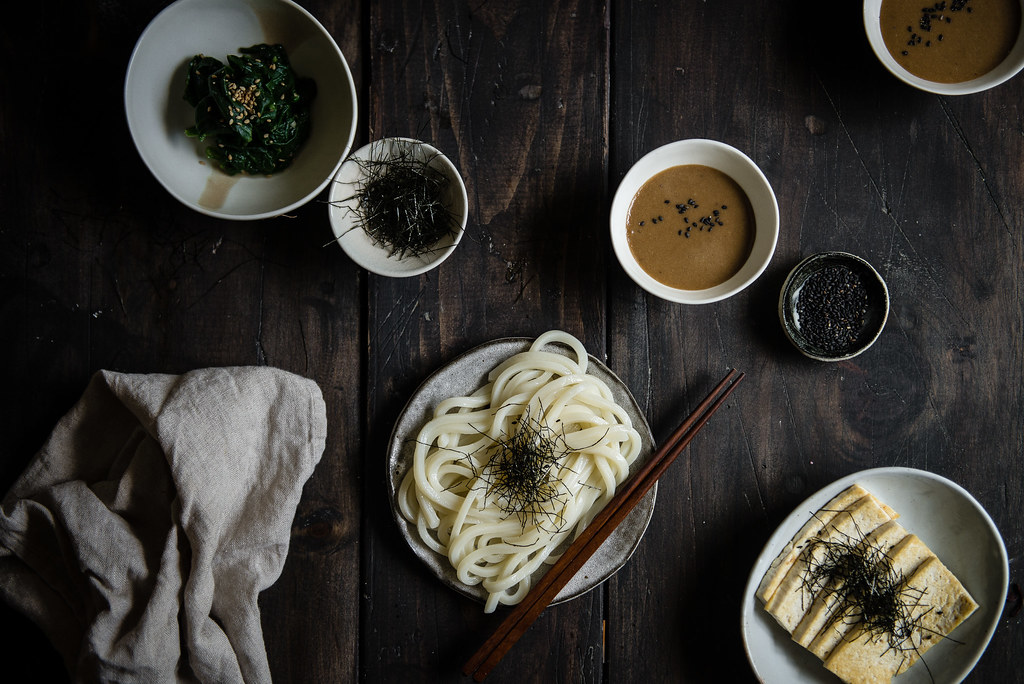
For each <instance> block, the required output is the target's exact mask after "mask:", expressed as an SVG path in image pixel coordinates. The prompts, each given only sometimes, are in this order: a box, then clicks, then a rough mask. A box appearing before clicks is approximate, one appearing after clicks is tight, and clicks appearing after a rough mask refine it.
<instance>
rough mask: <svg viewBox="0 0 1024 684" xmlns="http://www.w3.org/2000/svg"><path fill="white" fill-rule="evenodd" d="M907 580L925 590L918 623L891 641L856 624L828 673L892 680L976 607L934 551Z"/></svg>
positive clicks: (866, 683)
mask: <svg viewBox="0 0 1024 684" xmlns="http://www.w3.org/2000/svg"><path fill="white" fill-rule="evenodd" d="M906 583H907V586H908V587H912V588H914V590H915V591H920V592H923V593H922V594H921V597H920V599H919V601H918V603H917V605H915V606H914V607H913V613H912V617H913V619H914V620H915V628H914V630H913V632H911V633H910V635H909V638H908V639H907V640H906V641H903V642H896V643H893V640H891V639H890V638H889V635H888V634H886V633H877V632H872V631H869V630H867V629H865V628H864V627H863V623H858V625H857V626H856V627H855V628H854V629H853V631H852V633H851V634H850V635H848V636H846V637H844V638H843V640H842V641H841V642H840V643H839V644H838V645H837V646H836V647H835V649H834V650H833V651H832V653H831V655H829V657H828V659H827V660H826V661H825V668H826V669H828V670H829V672H832V673H834V674H835V675H837V676H838V677H839V678H840V679H842V680H843V681H845V682H850V683H851V684H875V683H876V682H888V681H890V680H891V679H892V678H893V677H895V676H896V675H898V674H901V673H903V672H906V671H907V669H908V668H909V667H910V666H911V665H913V664H914V663H916V662H917V661H918V660H919V659H920V658H921V656H922V655H924V654H925V653H926V652H927V651H928V649H930V648H931V647H932V646H934V645H935V644H937V643H938V642H939V641H940V640H941V639H943V638H945V637H946V636H947V635H948V634H949V633H950V632H952V631H953V630H954V629H956V627H957V625H959V624H960V623H961V622H963V621H964V620H966V619H967V618H968V617H970V615H971V613H973V612H974V611H975V610H976V609H977V608H978V604H977V603H976V602H975V601H974V599H973V598H971V595H970V594H968V593H967V591H966V590H965V589H964V588H963V585H961V584H960V581H959V580H958V579H957V578H956V577H954V576H953V573H951V572H950V571H949V569H948V568H947V567H946V566H945V565H943V564H942V561H940V560H939V559H938V558H937V557H936V556H935V555H934V554H933V555H932V556H931V557H929V558H927V559H925V561H924V562H923V563H921V565H920V566H919V567H918V569H917V570H916V571H915V572H914V574H912V575H911V576H910V577H909V578H907V582H906Z"/></svg>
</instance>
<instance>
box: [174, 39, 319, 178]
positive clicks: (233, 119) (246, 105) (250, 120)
mask: <svg viewBox="0 0 1024 684" xmlns="http://www.w3.org/2000/svg"><path fill="white" fill-rule="evenodd" d="M239 52H240V53H241V54H239V55H228V56H227V64H224V63H222V62H221V61H220V60H218V59H216V58H213V57H207V56H205V55H196V56H195V57H193V58H192V60H191V62H190V63H189V66H188V77H187V79H186V82H185V93H184V98H185V100H186V101H187V102H188V103H189V104H190V105H192V106H193V107H194V108H195V117H196V123H195V125H194V126H190V127H189V128H187V129H185V135H187V136H189V137H190V138H197V139H199V140H201V141H205V140H206V139H207V138H209V139H210V140H211V142H212V143H214V144H213V145H211V146H210V147H207V148H206V156H207V158H209V159H211V160H213V161H216V162H217V164H218V166H220V168H221V170H222V171H224V172H225V173H227V174H228V175H232V176H233V175H235V174H237V173H240V172H243V173H248V174H253V175H269V174H272V173H276V172H278V171H281V170H282V169H284V168H286V167H288V166H289V165H290V164H291V163H292V160H293V159H294V157H295V155H296V153H297V152H298V151H299V148H300V147H301V146H302V144H303V143H304V142H305V141H306V140H307V139H308V138H309V133H310V128H311V123H310V107H311V104H312V101H313V98H314V97H315V96H316V84H315V83H314V82H313V79H310V78H303V77H300V76H297V75H296V74H295V71H294V70H293V69H292V68H291V65H290V63H289V61H288V56H287V54H286V53H285V50H284V47H282V46H281V45H266V44H259V45H253V46H251V47H247V48H240V49H239Z"/></svg>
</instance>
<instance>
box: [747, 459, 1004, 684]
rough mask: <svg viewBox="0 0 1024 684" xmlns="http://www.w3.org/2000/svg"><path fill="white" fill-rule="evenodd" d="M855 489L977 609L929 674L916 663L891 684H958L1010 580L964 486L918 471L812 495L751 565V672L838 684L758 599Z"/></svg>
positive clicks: (781, 680) (781, 681) (785, 683)
mask: <svg viewBox="0 0 1024 684" xmlns="http://www.w3.org/2000/svg"><path fill="white" fill-rule="evenodd" d="M854 483H856V484H859V485H861V486H862V487H864V488H865V489H867V490H868V491H869V492H871V493H872V494H874V495H875V496H877V497H878V498H879V499H880V500H881V501H882V502H883V503H885V504H888V505H889V506H890V507H892V508H893V509H894V510H895V511H896V512H897V513H899V514H900V517H899V521H900V524H901V525H903V527H905V528H906V529H907V530H908V531H909V532H913V533H914V534H916V535H917V536H918V537H920V538H921V541H923V542H924V543H925V544H927V545H928V547H929V548H931V550H932V551H934V552H935V555H937V556H938V557H939V559H940V560H941V561H942V562H943V563H944V564H945V565H946V566H947V567H948V568H949V569H950V570H951V571H952V572H953V574H955V575H956V576H957V577H958V578H959V579H960V581H961V583H963V585H964V587H965V588H966V589H967V591H968V592H970V594H971V595H972V596H973V597H974V599H975V600H976V601H977V602H978V603H979V604H980V606H979V608H978V610H977V611H975V613H974V614H973V615H972V616H971V617H970V618H968V619H967V620H966V621H965V622H964V623H963V624H961V625H960V626H959V627H958V628H957V629H956V631H954V632H953V634H952V639H953V640H944V641H943V642H942V643H940V644H938V645H936V646H935V647H934V648H932V649H931V650H930V651H928V653H926V654H925V656H924V658H923V660H924V661H925V662H926V663H927V665H928V667H927V668H925V667H924V664H923V663H918V664H917V665H915V666H914V667H912V668H910V669H909V670H908V671H907V672H906V673H904V674H902V675H900V676H899V677H896V678H895V679H894V680H893V682H894V683H896V684H941V683H942V682H959V681H960V680H962V679H963V678H964V677H966V676H967V674H968V673H969V672H970V671H971V669H972V668H973V667H974V665H975V664H976V663H977V662H978V659H979V658H981V654H982V653H984V652H985V648H986V647H987V646H988V642H989V640H990V639H991V638H992V633H993V632H994V631H995V628H996V624H997V623H998V621H999V616H1000V615H1001V614H1002V611H1003V603H1004V601H1005V599H1006V588H1007V586H1008V584H1009V577H1010V572H1009V565H1008V562H1007V557H1006V547H1005V545H1004V544H1003V539H1002V537H1001V536H1000V535H999V530H997V529H996V526H995V523H994V522H992V518H990V517H989V515H988V513H986V512H985V509H984V508H982V507H981V504H979V503H978V502H977V501H976V500H975V499H974V497H972V496H971V495H970V494H969V493H968V492H967V491H966V490H965V489H964V488H963V487H961V486H960V485H958V484H956V483H954V482H952V481H950V480H947V479H946V478H944V477H941V476H939V475H935V474H934V473H929V472H927V471H924V470H916V469H914V468H876V469H874V470H864V471H861V472H859V473H854V474H853V475H848V476H847V477H844V478H842V479H840V480H836V481H835V482H833V483H832V484H830V485H828V486H827V487H825V488H824V489H822V490H821V491H819V492H818V493H816V494H814V495H813V496H811V497H810V498H809V499H807V500H806V501H804V502H803V503H802V504H800V505H799V506H797V508H796V510H794V511H793V512H792V513H791V514H790V515H789V516H788V517H787V518H786V519H785V520H783V521H782V524H781V525H779V527H778V529H777V530H776V531H775V533H774V534H773V535H772V536H771V539H769V540H768V543H767V544H766V545H765V547H764V550H763V551H762V552H761V555H760V556H758V558H757V561H756V562H755V563H754V568H753V570H752V571H751V573H750V579H749V580H748V582H747V587H746V590H745V592H744V594H743V612H742V630H743V642H744V646H745V648H746V651H747V657H748V658H749V659H750V664H751V667H753V669H754V674H756V675H757V677H758V679H759V680H760V681H762V682H765V683H766V684H776V683H778V684H791V683H793V682H822V684H834V683H835V682H837V681H838V680H837V679H836V677H835V676H834V675H833V674H832V673H830V672H829V671H828V670H826V669H825V667H824V666H823V665H822V663H821V661H820V660H818V659H817V658H816V657H815V656H814V654H812V653H811V652H810V651H808V650H807V649H805V648H803V647H802V646H801V645H800V644H798V643H796V642H795V641H793V640H792V639H791V638H790V636H789V635H788V634H786V632H785V630H783V629H782V627H780V626H779V625H778V623H776V622H775V620H774V618H772V617H771V616H770V615H769V614H768V613H767V612H766V611H765V610H764V607H763V606H762V605H761V602H760V601H758V600H757V597H756V596H755V595H754V594H755V592H756V591H757V587H758V585H759V584H760V582H761V578H762V577H764V573H765V572H766V571H767V569H768V566H769V565H771V562H772V561H773V560H774V559H775V557H776V556H778V554H779V552H780V551H781V550H782V547H783V546H785V544H786V542H788V541H789V540H790V539H792V538H793V535H794V534H796V533H797V531H798V530H799V529H800V527H801V526H802V525H803V524H804V522H806V521H807V520H808V518H810V516H811V515H812V514H814V513H815V512H816V511H817V510H818V509H820V508H821V507H822V506H824V505H825V504H826V503H827V502H828V501H829V500H830V499H831V498H832V497H833V496H835V495H836V494H838V493H839V492H841V491H842V490H844V489H846V488H847V487H849V486H850V485H852V484H854ZM954 640H955V641H954ZM929 670H930V671H931V672H930V673H929Z"/></svg>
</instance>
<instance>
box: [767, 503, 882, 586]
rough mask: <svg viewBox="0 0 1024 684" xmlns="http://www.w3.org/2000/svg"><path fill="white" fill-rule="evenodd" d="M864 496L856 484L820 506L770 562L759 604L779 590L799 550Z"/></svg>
mask: <svg viewBox="0 0 1024 684" xmlns="http://www.w3.org/2000/svg"><path fill="white" fill-rule="evenodd" d="M865 496H868V492H867V490H866V489H864V488H863V487H861V486H860V485H857V484H855V485H851V486H849V487H847V488H846V489H844V490H843V491H841V492H839V493H838V494H836V495H835V496H834V497H832V500H831V501H829V502H828V503H827V504H825V505H824V506H822V508H821V510H819V511H818V512H817V513H816V514H815V515H813V516H811V519H810V520H808V521H807V522H806V523H804V526H803V527H801V528H800V531H799V532H797V533H796V535H794V536H793V539H791V540H790V541H789V542H787V543H786V546H785V547H784V548H783V549H782V551H781V552H780V553H779V555H778V556H777V557H776V558H775V560H773V561H772V564H771V566H769V568H768V572H766V573H765V575H764V578H763V579H762V580H761V585H760V586H759V587H758V588H757V598H759V599H760V600H761V603H765V602H766V601H768V599H770V598H771V597H772V595H773V594H774V593H775V590H776V589H778V588H779V584H781V583H782V580H783V579H784V578H785V577H786V573H787V572H789V569H790V567H792V565H793V563H795V562H796V559H797V557H798V556H799V555H800V551H801V549H803V547H804V546H806V545H807V542H808V541H810V539H811V538H813V537H814V536H815V535H817V534H818V533H819V532H821V530H822V528H823V527H824V526H825V525H827V524H828V523H829V521H830V520H832V518H834V517H835V515H836V513H838V512H839V511H841V510H843V509H845V508H847V507H849V505H850V504H852V503H853V502H855V501H857V500H858V499H860V498H862V497H865Z"/></svg>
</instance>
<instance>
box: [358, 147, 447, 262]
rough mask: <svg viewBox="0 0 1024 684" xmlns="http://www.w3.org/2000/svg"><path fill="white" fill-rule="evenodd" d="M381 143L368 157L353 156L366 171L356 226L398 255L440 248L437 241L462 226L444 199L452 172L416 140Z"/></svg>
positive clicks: (360, 190)
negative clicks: (421, 151) (423, 151)
mask: <svg viewBox="0 0 1024 684" xmlns="http://www.w3.org/2000/svg"><path fill="white" fill-rule="evenodd" d="M390 145H391V146H390V152H389V151H388V149H387V146H379V147H378V148H377V150H378V151H377V153H376V154H374V155H373V156H371V157H370V158H365V159H364V158H361V157H353V158H352V159H353V161H355V163H357V164H359V166H360V168H361V169H362V171H363V175H362V178H361V179H360V180H359V181H358V184H357V187H356V191H355V194H354V195H353V196H352V197H349V198H347V199H345V200H342V203H347V202H350V201H351V200H353V199H355V200H356V203H355V207H354V209H351V211H353V212H354V214H355V226H354V227H355V228H362V229H363V231H364V232H365V233H366V234H367V235H368V236H369V237H370V239H371V240H373V242H374V244H377V245H381V246H383V247H385V248H386V249H387V250H388V251H389V252H390V254H391V256H394V257H396V258H398V259H404V258H406V257H408V256H423V255H425V254H429V253H430V252H432V251H434V250H436V249H439V247H438V242H439V241H440V240H441V239H442V238H444V237H445V236H446V235H451V236H454V235H456V234H457V232H458V231H459V230H460V226H459V221H458V219H457V218H456V217H455V215H454V214H453V213H452V211H451V210H450V209H449V208H448V206H447V204H446V203H445V197H446V195H447V192H448V186H449V184H450V183H451V181H450V179H449V178H448V176H446V175H445V174H444V173H442V172H441V170H439V169H437V168H436V167H434V166H433V165H432V164H431V162H432V160H433V157H428V158H426V159H424V158H423V157H422V156H421V155H420V154H418V151H417V150H416V149H415V148H416V146H417V145H418V143H415V142H411V141H407V140H396V141H393V142H391V144H390Z"/></svg>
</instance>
